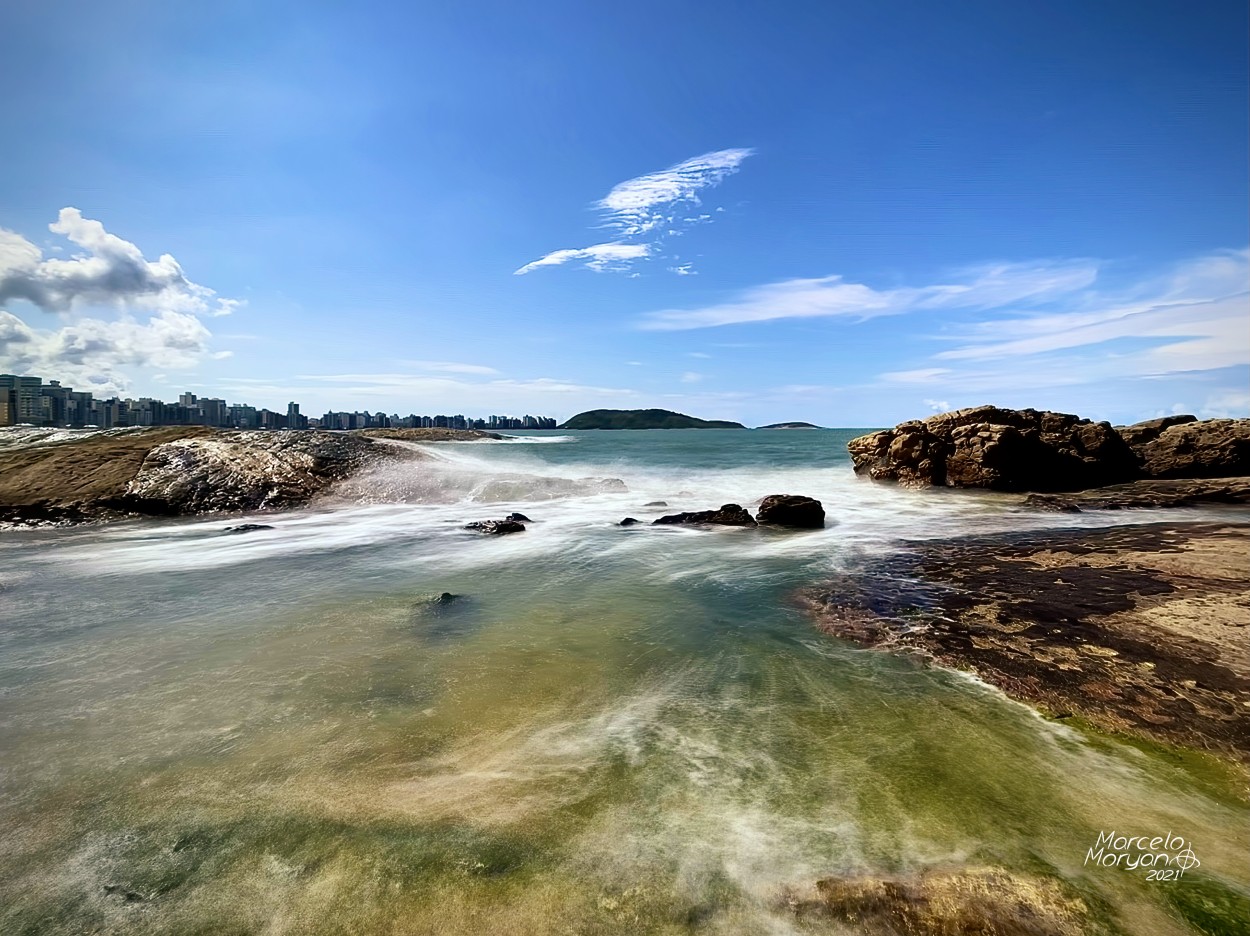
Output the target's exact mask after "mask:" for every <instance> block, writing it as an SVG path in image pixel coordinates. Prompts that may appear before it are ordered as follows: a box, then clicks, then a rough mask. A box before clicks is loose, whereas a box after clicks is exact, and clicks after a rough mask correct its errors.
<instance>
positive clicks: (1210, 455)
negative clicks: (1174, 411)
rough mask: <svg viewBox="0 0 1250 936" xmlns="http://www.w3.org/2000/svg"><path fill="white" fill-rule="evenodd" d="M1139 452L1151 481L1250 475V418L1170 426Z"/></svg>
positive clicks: (1144, 469) (1139, 447)
mask: <svg viewBox="0 0 1250 936" xmlns="http://www.w3.org/2000/svg"><path fill="white" fill-rule="evenodd" d="M1129 428H1130V429H1132V428H1136V427H1129ZM1135 450H1136V452H1137V454H1138V456H1139V457H1140V459H1141V467H1142V472H1143V473H1144V474H1145V475H1147V476H1148V477H1151V478H1234V477H1240V476H1243V475H1250V419H1205V420H1203V421H1201V422H1185V423H1181V424H1177V425H1171V426H1167V427H1166V428H1164V429H1163V431H1161V432H1160V433H1159V434H1158V435H1157V436H1156V437H1155V438H1153V439H1151V440H1149V441H1147V442H1145V444H1143V445H1140V446H1135Z"/></svg>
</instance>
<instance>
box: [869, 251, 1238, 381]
mask: <svg viewBox="0 0 1250 936" xmlns="http://www.w3.org/2000/svg"><path fill="white" fill-rule="evenodd" d="M1055 305H1061V306H1062V308H1058V309H1057V308H1055V307H1054V306H1055ZM992 311H994V312H997V311H998V310H997V307H993V308H992ZM942 337H943V339H944V340H946V341H950V342H954V343H955V345H956V346H955V347H953V348H947V349H946V350H942V351H939V352H937V353H936V354H933V355H931V357H930V359H929V361H928V362H926V366H921V367H915V368H911V369H906V370H897V371H890V372H887V373H884V374H882V375H881V379H882V381H883V382H884V383H887V384H895V385H912V386H926V387H930V388H934V389H943V390H945V391H946V392H949V393H952V394H954V393H955V392H956V391H963V392H982V393H984V392H995V391H999V390H1002V389H1003V388H1019V387H1053V386H1072V385H1077V384H1089V383H1097V382H1100V381H1111V380H1117V379H1126V378H1127V379H1149V378H1163V377H1169V376H1173V375H1181V374H1199V373H1203V372H1210V373H1214V372H1224V373H1225V375H1226V376H1227V374H1229V373H1232V370H1231V369H1236V368H1245V367H1247V366H1250V250H1226V251H1219V252H1217V253H1214V254H1211V255H1209V256H1205V257H1199V258H1196V259H1193V260H1189V261H1186V262H1183V263H1180V264H1177V265H1176V266H1175V267H1174V268H1173V269H1172V270H1171V271H1169V272H1168V273H1166V274H1164V275H1162V276H1155V277H1151V278H1148V279H1146V280H1143V281H1142V282H1139V283H1136V284H1132V285H1130V286H1128V287H1120V288H1116V289H1096V288H1089V289H1083V290H1078V291H1076V292H1074V293H1072V294H1071V295H1068V296H1065V297H1063V301H1062V303H1052V304H1051V306H1050V307H1048V308H1045V309H1032V310H1023V311H1022V310H1021V309H1019V308H1017V307H1008V308H1004V309H1003V310H1002V313H1001V314H994V315H992V316H991V317H988V318H986V319H984V320H981V321H977V322H972V323H968V324H964V325H962V326H956V327H954V328H952V329H948V330H947V332H946V333H945V334H944V335H943V336H942ZM1234 396H1235V395H1234ZM1228 398H1229V399H1232V397H1228Z"/></svg>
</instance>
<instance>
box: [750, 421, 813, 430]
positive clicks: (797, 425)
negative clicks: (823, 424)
mask: <svg viewBox="0 0 1250 936" xmlns="http://www.w3.org/2000/svg"><path fill="white" fill-rule="evenodd" d="M760 428H761V429H819V428H820V426H817V425H816V424H815V423H809V422H779V423H769V424H768V425H767V426H760Z"/></svg>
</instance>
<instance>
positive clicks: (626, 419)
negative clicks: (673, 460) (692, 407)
mask: <svg viewBox="0 0 1250 936" xmlns="http://www.w3.org/2000/svg"><path fill="white" fill-rule="evenodd" d="M560 428H561V429H745V428H746V426H744V425H742V423H736V422H729V421H728V420H725V419H696V418H695V417H694V416H687V415H686V414H685V413H674V412H673V411H672V410H664V409H638V410H616V409H597V410H588V411H587V412H585V413H578V414H577V415H576V416H574V417H573V418H572V419H570V420H568V422H566V423H564V425H562V426H561V427H560Z"/></svg>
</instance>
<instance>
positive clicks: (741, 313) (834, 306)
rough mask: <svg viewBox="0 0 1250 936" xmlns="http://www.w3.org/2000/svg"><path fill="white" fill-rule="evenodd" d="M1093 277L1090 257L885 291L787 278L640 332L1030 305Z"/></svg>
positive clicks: (661, 319) (977, 271)
mask: <svg viewBox="0 0 1250 936" xmlns="http://www.w3.org/2000/svg"><path fill="white" fill-rule="evenodd" d="M1097 272H1098V268H1097V265H1096V264H1094V263H1092V262H1090V261H1087V260H1077V261H1058V262H1055V261H1038V262H1035V263H1015V264H996V265H992V266H983V267H976V268H970V269H967V270H963V271H960V272H959V277H960V279H957V280H956V281H954V282H951V283H945V284H937V285H933V286H924V287H920V288H896V289H886V290H879V289H874V288H872V287H871V286H867V285H864V284H863V283H848V282H846V281H845V280H844V279H843V278H842V277H841V276H823V277H816V278H812V279H792V280H784V281H782V282H778V283H768V284H766V285H764V286H756V287H754V288H752V289H748V290H746V291H744V292H743V293H741V294H740V295H739V296H737V297H736V298H734V299H731V300H730V301H728V302H723V303H718V304H716V305H711V306H704V307H702V308H697V309H666V310H663V311H660V312H651V313H649V314H648V315H646V316H644V319H643V322H642V325H641V327H642V328H644V329H649V330H654V331H676V330H682V329H691V328H713V327H716V326H719V325H735V324H742V323H746V322H770V321H775V320H777V319H793V318H826V317H836V316H846V317H853V318H857V319H865V318H873V317H875V316H879V315H900V314H902V313H905V312H913V311H917V310H923V309H987V308H995V307H998V306H1001V305H1006V304H1009V303H1022V304H1033V303H1038V302H1042V301H1045V300H1047V299H1051V298H1054V297H1056V296H1059V295H1063V294H1067V293H1072V292H1074V291H1076V290H1079V289H1082V288H1085V287H1087V286H1089V285H1090V284H1091V283H1092V282H1093V281H1094V278H1095V277H1096V276H1097ZM961 280H962V281H961Z"/></svg>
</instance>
